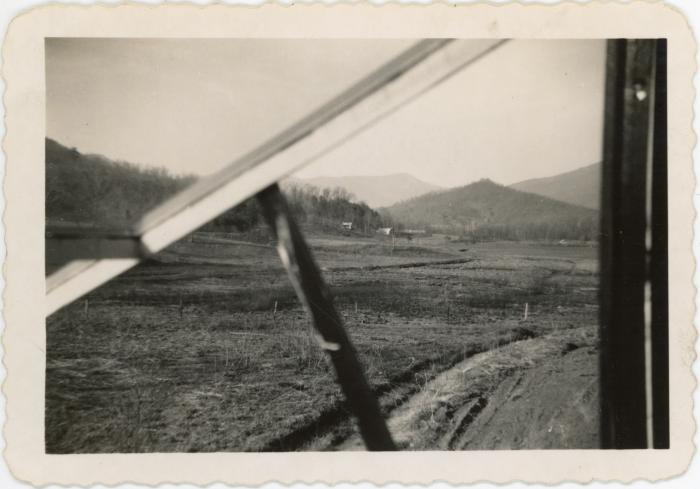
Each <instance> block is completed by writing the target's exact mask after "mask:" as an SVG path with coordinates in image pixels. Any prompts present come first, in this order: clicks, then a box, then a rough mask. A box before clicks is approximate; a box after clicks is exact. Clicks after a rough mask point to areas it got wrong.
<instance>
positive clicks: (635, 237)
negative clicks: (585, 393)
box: [600, 40, 656, 448]
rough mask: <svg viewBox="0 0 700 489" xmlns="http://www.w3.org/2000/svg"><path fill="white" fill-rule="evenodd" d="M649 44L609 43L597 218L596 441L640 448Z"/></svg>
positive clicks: (644, 405) (643, 429) (644, 425)
mask: <svg viewBox="0 0 700 489" xmlns="http://www.w3.org/2000/svg"><path fill="white" fill-rule="evenodd" d="M655 48H656V47H655V41H654V40H611V41H608V60H607V84H606V99H605V136H604V155H603V186H602V206H601V210H602V215H601V240H600V241H601V247H600V263H601V287H600V311H601V410H602V412H601V414H602V420H601V430H602V432H601V441H602V445H603V447H604V448H647V446H648V442H649V440H648V428H649V424H648V421H649V418H648V414H649V413H648V409H649V407H650V406H649V405H648V402H647V401H648V398H647V394H648V391H647V389H648V384H647V373H648V371H647V367H648V359H647V354H646V342H647V341H649V339H648V337H647V336H648V335H647V332H646V330H645V321H646V317H645V309H644V308H645V286H646V282H647V244H646V236H647V234H646V233H647V171H648V168H649V164H650V159H651V154H650V149H651V147H652V144H651V137H652V134H653V126H652V112H653V104H652V101H653V95H654V83H655V80H654V76H653V74H654V63H655Z"/></svg>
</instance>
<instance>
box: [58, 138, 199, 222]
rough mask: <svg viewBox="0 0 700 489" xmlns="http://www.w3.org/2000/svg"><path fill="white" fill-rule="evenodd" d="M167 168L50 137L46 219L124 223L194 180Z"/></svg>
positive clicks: (140, 214)
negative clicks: (117, 157) (112, 157)
mask: <svg viewBox="0 0 700 489" xmlns="http://www.w3.org/2000/svg"><path fill="white" fill-rule="evenodd" d="M194 180H195V177H192V176H186V177H178V176H173V175H171V174H169V173H168V172H167V170H165V169H163V168H143V167H140V166H137V165H134V164H131V163H126V162H123V161H112V160H110V159H108V158H105V157H104V156H100V155H90V154H82V153H80V152H79V151H78V150H76V149H75V148H72V149H71V148H67V147H65V146H63V145H62V144H60V143H58V142H56V141H54V140H52V139H49V138H46V219H47V221H49V222H64V223H73V224H81V225H91V226H99V227H115V226H119V227H121V226H125V225H128V224H130V223H133V222H134V221H135V220H137V219H138V218H140V217H141V216H142V215H143V214H144V213H145V212H147V211H148V210H150V209H152V208H153V207H155V206H156V205H158V204H160V203H161V202H163V201H164V200H165V199H167V198H168V197H170V196H171V195H173V194H174V193H176V192H178V191H179V190H181V189H183V188H184V187H186V186H188V185H189V184H191V183H192V182H194Z"/></svg>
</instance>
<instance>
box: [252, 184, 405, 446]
mask: <svg viewBox="0 0 700 489" xmlns="http://www.w3.org/2000/svg"><path fill="white" fill-rule="evenodd" d="M258 201H259V202H260V205H261V206H262V209H263V214H264V215H265V220H266V221H267V223H268V224H269V226H270V228H271V229H272V231H273V234H274V237H275V239H276V240H277V250H278V252H279V255H280V258H281V259H282V263H283V264H284V267H285V269H286V270H287V274H288V275H289V279H290V280H291V282H292V285H293V286H294V290H295V291H296V293H297V296H298V297H299V300H300V301H301V303H302V304H303V305H304V308H305V309H306V310H307V312H308V313H309V314H310V316H311V319H312V323H313V326H314V329H315V332H316V335H317V339H318V343H319V345H320V346H321V348H323V349H324V350H325V351H326V353H327V354H328V356H329V357H330V360H331V363H332V364H333V367H334V369H335V373H336V377H337V380H338V383H339V384H340V387H341V388H342V390H343V394H344V395H345V401H346V403H347V405H348V406H349V408H350V410H351V411H352V413H353V414H354V415H355V417H356V418H357V422H358V426H359V428H360V433H361V435H362V438H363V440H364V441H365V445H366V446H367V449H368V450H380V451H388V450H396V446H395V445H394V442H393V441H392V439H391V435H390V434H389V429H388V428H387V426H386V423H385V421H384V418H383V416H382V414H381V411H380V409H379V404H378V402H377V400H376V398H375V397H374V394H373V393H372V391H371V389H370V387H369V384H368V383H367V380H366V379H365V376H364V373H363V369H362V366H361V364H360V361H359V360H358V358H357V354H356V353H355V349H354V348H353V346H352V343H351V342H350V338H349V337H348V335H347V333H346V332H345V328H343V321H342V319H341V317H340V315H339V314H338V312H337V311H336V309H335V306H334V305H333V298H332V296H331V293H330V290H329V289H328V287H327V286H326V284H325V282H324V280H323V277H322V276H321V272H320V271H319V269H318V266H317V265H316V262H315V261H314V259H313V256H312V255H311V251H310V250H309V247H308V246H307V245H306V242H305V241H304V238H303V237H302V235H301V232H300V231H299V227H298V226H297V224H296V222H295V220H294V217H293V216H292V213H291V212H290V210H289V207H288V206H287V203H286V201H285V199H284V197H283V195H282V193H281V192H280V189H279V186H278V185H276V184H275V185H272V186H270V187H268V188H267V189H265V190H263V191H262V192H260V193H259V194H258Z"/></svg>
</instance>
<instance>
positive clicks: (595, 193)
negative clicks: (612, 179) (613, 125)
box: [510, 163, 602, 209]
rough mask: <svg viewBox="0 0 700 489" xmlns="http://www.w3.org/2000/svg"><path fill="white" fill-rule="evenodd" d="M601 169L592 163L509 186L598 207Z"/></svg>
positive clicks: (584, 205) (585, 205) (563, 200)
mask: <svg viewBox="0 0 700 489" xmlns="http://www.w3.org/2000/svg"><path fill="white" fill-rule="evenodd" d="M601 170H602V169H601V164H600V163H594V164H592V165H588V166H584V167H582V168H578V169H576V170H573V171H569V172H566V173H560V174H559V175H554V176H551V177H545V178H533V179H530V180H525V181H523V182H518V183H515V184H513V185H511V186H510V188H514V189H516V190H521V191H523V192H530V193H533V194H538V195H543V196H545V197H549V198H551V199H555V200H560V201H562V202H567V203H569V204H575V205H580V206H582V207H587V208H589V209H599V208H600V174H601Z"/></svg>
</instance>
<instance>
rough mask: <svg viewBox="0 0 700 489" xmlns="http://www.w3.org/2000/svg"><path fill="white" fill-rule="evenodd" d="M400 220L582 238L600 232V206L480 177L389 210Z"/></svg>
mask: <svg viewBox="0 0 700 489" xmlns="http://www.w3.org/2000/svg"><path fill="white" fill-rule="evenodd" d="M385 211H386V212H387V213H388V215H389V216H391V218H393V219H394V220H395V221H396V222H400V223H403V224H404V225H410V226H425V227H430V228H432V229H434V230H444V231H446V232H451V233H457V234H464V235H468V236H473V237H475V238H478V239H580V240H591V239H593V238H594V237H595V235H596V233H597V225H598V224H597V223H598V212H597V211H595V210H593V209H588V208H585V207H581V206H576V205H573V204H568V203H566V202H560V201H557V200H554V199H550V198H547V197H543V196H540V195H535V194H532V193H527V192H521V191H519V190H515V189H513V188H509V187H506V186H503V185H499V184H497V183H494V182H492V181H491V180H480V181H478V182H475V183H472V184H469V185H466V186H463V187H458V188H454V189H448V190H445V191H442V192H433V193H430V194H427V195H424V196H421V197H416V198H413V199H410V200H407V201H404V202H400V203H398V204H395V205H393V206H391V207H388V208H387V209H386V210H385Z"/></svg>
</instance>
